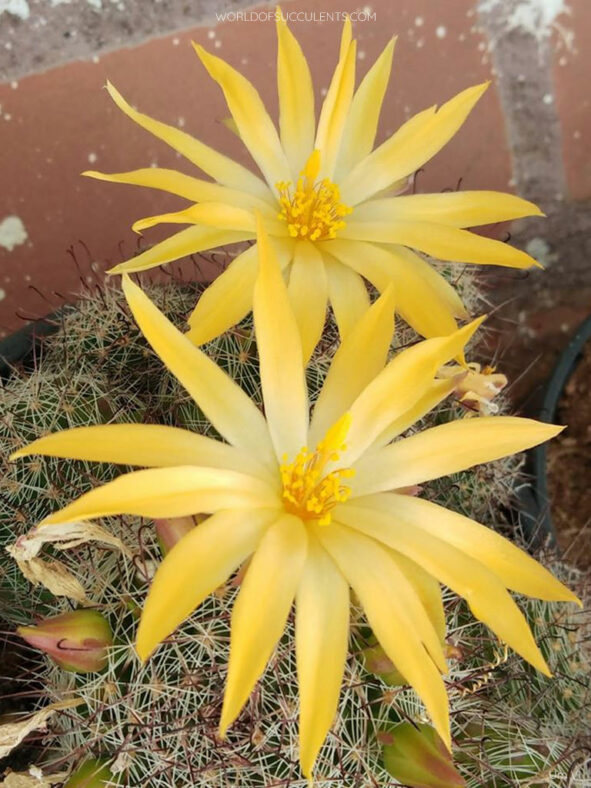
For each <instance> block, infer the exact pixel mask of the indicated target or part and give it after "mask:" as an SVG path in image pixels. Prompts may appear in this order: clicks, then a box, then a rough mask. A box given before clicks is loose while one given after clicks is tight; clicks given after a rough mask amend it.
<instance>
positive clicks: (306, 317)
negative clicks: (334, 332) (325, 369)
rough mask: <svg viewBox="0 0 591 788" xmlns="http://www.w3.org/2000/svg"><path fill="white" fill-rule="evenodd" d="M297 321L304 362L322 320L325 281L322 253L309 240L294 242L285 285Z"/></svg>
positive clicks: (307, 357)
mask: <svg viewBox="0 0 591 788" xmlns="http://www.w3.org/2000/svg"><path fill="white" fill-rule="evenodd" d="M287 292H288V295H289V302H290V304H291V306H292V309H293V312H294V315H295V319H296V321H297V324H298V328H299V332H300V338H301V342H302V354H303V359H304V363H305V364H307V363H308V361H309V360H310V356H311V355H312V353H313V352H314V348H315V347H316V345H317V344H318V340H319V339H320V337H321V336H322V329H323V328H324V323H325V321H326V304H327V299H328V281H327V276H326V270H325V268H324V261H323V259H322V255H321V254H320V252H319V251H318V249H317V248H316V246H315V245H314V244H313V243H310V241H299V242H298V243H296V245H295V249H294V256H293V265H292V267H291V271H290V275H289V286H288V289H287Z"/></svg>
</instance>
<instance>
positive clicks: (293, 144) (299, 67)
mask: <svg viewBox="0 0 591 788" xmlns="http://www.w3.org/2000/svg"><path fill="white" fill-rule="evenodd" d="M277 93H278V94H279V129H280V133H281V144H282V145H283V149H284V150H285V155H286V156H287V159H288V161H289V163H290V166H291V170H292V173H293V175H294V177H297V175H298V174H299V173H300V172H301V170H302V169H303V167H304V165H305V163H306V160H307V158H308V156H309V155H310V151H311V150H312V149H313V147H314V127H315V117H314V88H313V87H312V77H311V76H310V69H309V67H308V62H307V60H306V58H305V56H304V53H303V52H302V49H301V47H300V45H299V44H298V42H297V39H296V37H295V36H294V35H293V33H292V32H291V30H290V29H289V28H288V26H287V23H286V22H285V20H284V19H283V18H282V17H281V15H279V16H278V17H277Z"/></svg>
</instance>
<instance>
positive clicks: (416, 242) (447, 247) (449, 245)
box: [339, 221, 540, 268]
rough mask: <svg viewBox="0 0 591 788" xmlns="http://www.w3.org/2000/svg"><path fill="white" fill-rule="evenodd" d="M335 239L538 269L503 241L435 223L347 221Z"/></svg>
mask: <svg viewBox="0 0 591 788" xmlns="http://www.w3.org/2000/svg"><path fill="white" fill-rule="evenodd" d="M339 236H340V237H341V238H343V239H346V238H351V239H353V240H356V241H373V242H374V243H392V244H401V245H403V246H410V247H412V248H413V249H418V250H419V251H420V252H424V253H425V254H428V255H431V256H432V257H438V258H439V259H440V260H450V261H452V262H455V263H480V265H502V266H507V267H509V268H530V267H531V266H532V265H533V266H537V267H538V268H539V267H540V264H539V263H538V262H536V260H534V258H533V257H530V255H528V254H527V253H526V252H522V251H521V250H520V249H515V247H513V246H509V244H506V243H504V242H503V241H496V240H494V239H493V238H485V237H484V236H483V235H477V234H476V233H471V232H469V231H468V230H458V229H457V228H456V227H448V226H446V225H444V224H435V222H374V221H372V222H358V221H349V222H347V226H346V227H344V228H343V229H342V230H341V231H340V232H339Z"/></svg>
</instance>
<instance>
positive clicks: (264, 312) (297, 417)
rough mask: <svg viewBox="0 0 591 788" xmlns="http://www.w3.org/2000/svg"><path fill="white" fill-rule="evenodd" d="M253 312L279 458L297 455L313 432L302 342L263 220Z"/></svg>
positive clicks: (267, 411) (269, 419)
mask: <svg viewBox="0 0 591 788" xmlns="http://www.w3.org/2000/svg"><path fill="white" fill-rule="evenodd" d="M257 245H258V250H259V275H258V278H257V281H256V283H255V287H254V299H253V314H254V325H255V332H256V338H257V345H258V349H259V363H260V374H261V385H262V388H263V399H264V403H265V415H266V418H267V424H268V425H269V432H270V434H271V440H272V441H273V445H274V447H275V452H276V455H277V457H278V458H279V459H280V460H281V458H282V457H283V455H284V454H287V456H288V457H289V458H292V457H295V455H296V454H297V453H298V452H299V451H300V449H301V448H302V446H305V445H306V438H307V435H308V390H307V386H306V379H305V375H304V361H303V356H302V343H301V341H300V333H299V330H298V326H297V323H296V319H295V316H294V313H293V310H292V308H291V306H290V303H289V298H288V294H287V288H286V286H285V282H284V280H283V276H282V274H281V268H280V266H279V262H278V260H277V256H276V254H275V250H274V249H273V246H272V244H271V242H270V241H269V238H268V236H267V233H266V231H265V229H264V227H263V225H262V222H261V221H260V219H259V229H258V238H257Z"/></svg>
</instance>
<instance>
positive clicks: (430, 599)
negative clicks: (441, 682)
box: [388, 495, 447, 644]
mask: <svg viewBox="0 0 591 788" xmlns="http://www.w3.org/2000/svg"><path fill="white" fill-rule="evenodd" d="M398 497H402V496H398ZM404 497H405V498H410V497H411V496H410V495H406V496H404ZM413 500H415V499H414V498H413ZM388 554H389V556H390V558H391V559H392V560H393V561H394V563H395V564H396V566H397V567H398V569H399V570H400V571H401V572H402V574H403V575H404V576H405V578H406V579H407V580H408V582H409V583H410V584H411V586H412V587H413V589H414V591H415V593H416V595H417V597H418V598H419V599H420V601H421V604H422V605H423V607H424V609H425V612H426V613H427V615H428V616H429V620H430V621H431V623H432V624H433V629H434V630H435V632H436V633H437V637H438V638H439V640H440V641H441V643H442V644H445V634H446V630H447V627H446V623H445V610H444V608H443V598H442V596H441V586H440V585H439V583H438V582H437V580H436V579H435V578H434V577H433V575H430V574H429V573H428V572H425V570H424V569H422V568H421V567H420V566H419V564H417V563H416V562H415V561H411V560H410V558H408V557H407V556H405V555H403V554H402V553H398V552H397V551H396V550H390V551H389V553H388Z"/></svg>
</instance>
